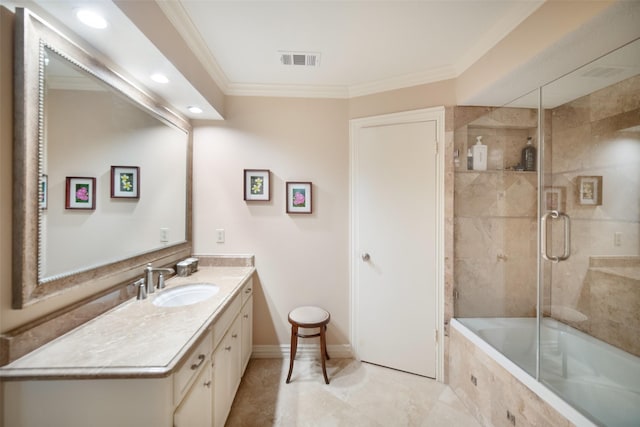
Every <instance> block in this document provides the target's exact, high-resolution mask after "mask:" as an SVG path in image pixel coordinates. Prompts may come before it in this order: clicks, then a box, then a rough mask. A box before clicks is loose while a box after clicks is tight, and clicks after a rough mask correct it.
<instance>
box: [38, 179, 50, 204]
mask: <svg viewBox="0 0 640 427" xmlns="http://www.w3.org/2000/svg"><path fill="white" fill-rule="evenodd" d="M48 187H49V177H48V176H47V175H44V174H43V175H40V186H39V188H38V202H39V203H38V207H39V208H40V209H42V210H45V209H47V197H48V194H47V191H48Z"/></svg>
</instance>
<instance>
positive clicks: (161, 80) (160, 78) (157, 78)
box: [151, 73, 169, 83]
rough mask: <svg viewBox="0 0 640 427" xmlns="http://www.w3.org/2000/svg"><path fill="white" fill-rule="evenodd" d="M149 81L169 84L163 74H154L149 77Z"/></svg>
mask: <svg viewBox="0 0 640 427" xmlns="http://www.w3.org/2000/svg"><path fill="white" fill-rule="evenodd" d="M151 80H153V81H154V82H156V83H169V79H168V78H167V76H165V75H164V74H160V73H155V74H152V75H151Z"/></svg>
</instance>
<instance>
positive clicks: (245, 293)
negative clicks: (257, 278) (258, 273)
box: [241, 278, 253, 305]
mask: <svg viewBox="0 0 640 427" xmlns="http://www.w3.org/2000/svg"><path fill="white" fill-rule="evenodd" d="M241 295H242V305H244V303H245V302H247V300H248V299H249V297H251V295H253V278H251V279H249V280H247V282H246V283H245V284H244V285H243V286H242V291H241Z"/></svg>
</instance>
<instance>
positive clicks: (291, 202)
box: [286, 181, 313, 214]
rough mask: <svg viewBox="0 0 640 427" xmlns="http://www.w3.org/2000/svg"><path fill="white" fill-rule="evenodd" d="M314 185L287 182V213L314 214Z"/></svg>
mask: <svg viewBox="0 0 640 427" xmlns="http://www.w3.org/2000/svg"><path fill="white" fill-rule="evenodd" d="M312 189H313V184H312V183H311V182H293V181H292V182H287V183H286V194H287V197H286V199H287V213H289V214H292V213H300V214H310V213H312V212H313V205H312V201H313V197H312Z"/></svg>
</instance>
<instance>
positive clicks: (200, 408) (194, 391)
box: [173, 360, 213, 427]
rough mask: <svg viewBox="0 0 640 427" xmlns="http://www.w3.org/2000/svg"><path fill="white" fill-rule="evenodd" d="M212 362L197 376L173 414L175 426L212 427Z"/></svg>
mask: <svg viewBox="0 0 640 427" xmlns="http://www.w3.org/2000/svg"><path fill="white" fill-rule="evenodd" d="M212 390H213V389H212V381H211V362H210V360H207V363H206V367H205V368H204V369H203V370H202V372H201V373H200V375H198V377H197V378H196V381H195V382H194V384H193V386H192V387H191V389H190V390H189V391H188V393H187V395H186V396H185V397H184V400H183V401H182V403H181V404H180V406H179V407H178V409H176V411H175V412H174V414H173V426H174V427H211V425H212V415H213V413H212V396H213V393H212Z"/></svg>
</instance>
